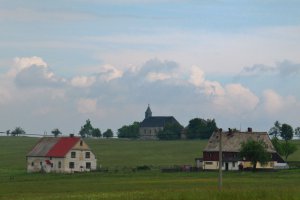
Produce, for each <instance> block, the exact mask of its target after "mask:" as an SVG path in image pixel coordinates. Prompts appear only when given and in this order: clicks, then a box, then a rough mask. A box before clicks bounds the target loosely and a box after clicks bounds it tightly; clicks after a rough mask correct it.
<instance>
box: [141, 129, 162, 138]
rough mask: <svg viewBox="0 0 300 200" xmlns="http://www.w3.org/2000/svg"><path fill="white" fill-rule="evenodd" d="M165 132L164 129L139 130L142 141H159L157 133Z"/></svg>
mask: <svg viewBox="0 0 300 200" xmlns="http://www.w3.org/2000/svg"><path fill="white" fill-rule="evenodd" d="M160 130H163V127H141V128H140V129H139V132H140V136H141V137H140V138H141V139H157V133H158V132H159V131H160Z"/></svg>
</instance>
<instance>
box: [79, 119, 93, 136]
mask: <svg viewBox="0 0 300 200" xmlns="http://www.w3.org/2000/svg"><path fill="white" fill-rule="evenodd" d="M93 130H94V128H93V126H92V124H91V121H90V120H89V119H88V120H86V122H85V124H84V125H83V126H82V127H81V129H80V131H79V135H80V136H81V137H83V138H85V137H90V136H92V133H93Z"/></svg>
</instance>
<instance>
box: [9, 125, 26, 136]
mask: <svg viewBox="0 0 300 200" xmlns="http://www.w3.org/2000/svg"><path fill="white" fill-rule="evenodd" d="M25 133H26V132H25V131H24V130H23V129H22V128H21V127H16V128H15V130H13V131H12V132H11V133H10V134H11V135H12V136H18V135H24V134H25Z"/></svg>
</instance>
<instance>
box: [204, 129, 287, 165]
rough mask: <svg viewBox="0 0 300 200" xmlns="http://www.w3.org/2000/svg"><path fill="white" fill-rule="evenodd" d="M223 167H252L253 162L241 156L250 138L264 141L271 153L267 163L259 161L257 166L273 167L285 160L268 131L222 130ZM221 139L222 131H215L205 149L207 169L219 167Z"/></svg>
mask: <svg viewBox="0 0 300 200" xmlns="http://www.w3.org/2000/svg"><path fill="white" fill-rule="evenodd" d="M221 134H222V159H223V163H222V169H223V170H239V167H243V168H250V167H251V168H252V164H251V162H250V161H248V160H247V159H246V158H240V157H239V151H240V148H241V144H242V143H243V142H247V141H248V140H254V141H260V140H261V141H263V142H264V143H265V144H266V146H267V151H268V152H269V153H270V154H271V160H270V161H269V162H268V163H267V164H266V165H263V166H262V165H261V164H260V163H257V168H264V169H273V168H276V166H279V165H281V164H280V163H284V160H283V159H282V158H281V157H280V156H279V155H278V153H277V152H276V150H275V148H274V146H273V144H272V142H271V140H270V138H269V135H268V134H267V133H266V132H252V129H251V128H248V132H234V131H231V130H229V131H228V132H222V133H221ZM219 139H220V132H214V133H213V134H212V136H211V137H210V139H209V140H208V143H207V145H206V147H205V149H204V151H203V163H201V164H202V168H203V169H205V170H216V169H218V168H219Z"/></svg>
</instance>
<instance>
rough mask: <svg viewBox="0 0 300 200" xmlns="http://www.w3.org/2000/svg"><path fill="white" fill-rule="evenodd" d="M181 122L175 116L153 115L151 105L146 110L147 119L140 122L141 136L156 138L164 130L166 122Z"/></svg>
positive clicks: (142, 137) (150, 138) (143, 137)
mask: <svg viewBox="0 0 300 200" xmlns="http://www.w3.org/2000/svg"><path fill="white" fill-rule="evenodd" d="M173 123H177V124H179V122H178V121H177V120H176V119H175V118H174V117H173V116H152V111H151V109H150V106H149V105H148V108H147V110H146V112H145V119H144V120H143V121H142V122H141V123H140V129H139V132H140V138H141V139H145V140H147V139H149V140H156V139H158V138H157V133H158V132H159V131H161V130H163V128H164V126H165V125H166V124H173Z"/></svg>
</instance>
